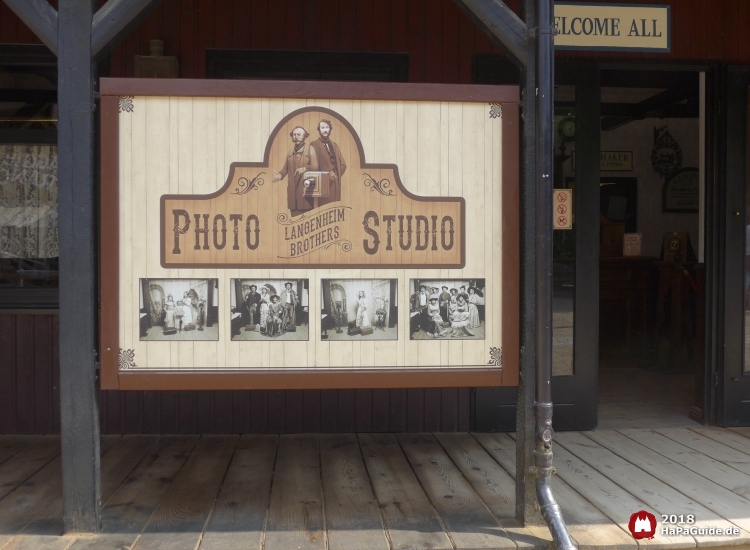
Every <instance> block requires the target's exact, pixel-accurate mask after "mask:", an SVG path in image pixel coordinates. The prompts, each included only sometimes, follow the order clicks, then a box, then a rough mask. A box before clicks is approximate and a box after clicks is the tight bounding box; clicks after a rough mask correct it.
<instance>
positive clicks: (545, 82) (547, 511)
mask: <svg viewBox="0 0 750 550" xmlns="http://www.w3.org/2000/svg"><path fill="white" fill-rule="evenodd" d="M552 7H553V4H552V0H537V8H536V17H537V26H536V29H535V32H534V34H535V36H536V90H537V94H536V95H537V110H536V113H537V116H536V181H537V185H536V199H537V200H536V223H537V226H536V288H537V295H536V336H537V340H536V362H537V366H536V401H535V403H534V413H535V417H536V447H535V449H534V473H535V474H536V476H537V479H536V493H537V499H538V501H539V506H540V508H541V512H542V517H543V518H544V521H545V522H546V523H547V525H548V526H549V530H550V533H552V540H553V541H554V544H555V548H558V549H565V550H570V549H574V548H575V544H573V540H572V539H571V538H570V535H569V534H568V530H567V529H566V527H565V522H564V521H563V517H562V512H561V511H560V506H559V505H558V504H557V502H556V501H555V497H554V495H553V494H552V486H551V477H552V474H553V472H554V470H553V468H552V433H553V432H552V193H553V181H554V179H553V167H554V134H553V127H554V82H555V73H554V69H555V57H554V55H555V54H554V33H553V26H552V14H553V11H552V9H553V8H552Z"/></svg>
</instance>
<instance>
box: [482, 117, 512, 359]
mask: <svg viewBox="0 0 750 550" xmlns="http://www.w3.org/2000/svg"><path fill="white" fill-rule="evenodd" d="M486 124H489V125H490V127H491V129H492V132H491V138H490V139H489V141H490V151H489V152H488V153H485V154H487V155H489V157H490V159H491V160H492V165H491V174H490V175H489V178H490V181H489V185H491V186H492V203H491V204H492V208H491V209H490V208H488V209H487V210H486V212H487V213H489V214H491V215H490V217H489V219H488V218H487V217H485V223H486V224H487V227H491V228H492V249H491V250H490V251H489V252H486V254H488V258H489V259H490V260H491V273H492V277H491V278H488V279H487V280H486V281H485V284H486V287H485V296H484V303H485V306H484V307H485V312H484V319H485V325H486V328H485V334H486V336H485V338H486V340H485V344H486V348H487V349H488V348H489V347H491V346H495V347H501V346H502V345H503V315H502V288H503V264H502V259H503V240H502V239H503V231H502V227H503V225H502V221H503V200H502V199H503V185H508V182H503V125H502V120H501V119H500V120H499V119H490V118H489V117H487V121H486Z"/></svg>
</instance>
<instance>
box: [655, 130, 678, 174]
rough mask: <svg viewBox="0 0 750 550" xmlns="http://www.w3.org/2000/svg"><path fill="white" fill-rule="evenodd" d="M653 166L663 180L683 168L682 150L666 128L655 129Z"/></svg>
mask: <svg viewBox="0 0 750 550" xmlns="http://www.w3.org/2000/svg"><path fill="white" fill-rule="evenodd" d="M651 166H652V167H653V169H654V172H656V173H657V174H659V175H660V176H661V177H662V178H668V177H670V176H671V175H672V174H674V173H676V172H677V171H678V170H679V169H680V168H682V149H681V148H680V144H679V143H677V140H676V139H675V138H674V136H673V135H672V134H671V133H670V132H669V130H667V127H666V126H662V127H661V128H654V147H653V149H651Z"/></svg>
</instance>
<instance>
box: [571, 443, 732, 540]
mask: <svg viewBox="0 0 750 550" xmlns="http://www.w3.org/2000/svg"><path fill="white" fill-rule="evenodd" d="M556 440H557V441H558V443H559V444H560V445H561V446H563V447H564V448H565V449H567V450H568V451H570V452H571V453H573V454H575V455H576V456H577V457H578V458H579V459H581V460H583V461H585V462H586V463H587V464H589V465H590V466H592V467H593V468H595V469H596V470H598V471H599V473H601V474H603V475H604V476H606V477H608V478H609V479H610V480H612V481H614V482H615V483H617V484H618V485H619V486H620V487H621V488H622V489H621V490H624V491H628V492H630V493H632V494H634V495H636V496H637V497H638V498H640V499H642V500H643V501H644V502H645V503H646V504H648V505H649V506H650V507H651V508H652V509H653V510H655V511H656V516H657V518H659V517H660V516H661V514H678V513H679V514H692V515H694V516H695V518H696V522H695V526H696V527H698V528H703V527H706V528H709V527H720V528H721V529H722V530H725V529H727V528H730V527H734V525H733V524H732V523H731V522H729V521H728V520H726V519H724V518H722V517H721V516H719V515H718V514H717V513H715V512H713V511H711V510H709V509H708V508H706V507H705V506H703V505H701V504H700V503H698V502H696V501H695V500H693V499H691V498H689V497H687V496H686V495H685V494H684V493H681V492H679V491H678V490H677V489H675V488H673V487H670V486H669V485H668V484H667V483H664V482H663V481H660V480H659V479H658V478H656V477H654V476H652V475H650V474H648V473H646V472H644V471H643V470H642V469H641V468H639V467H638V466H636V465H634V464H632V463H630V462H628V461H627V460H625V459H623V458H621V457H620V456H618V455H616V454H615V453H613V452H612V451H610V450H609V449H607V448H605V447H602V446H601V445H600V444H598V443H596V442H595V441H593V440H591V439H589V438H588V437H586V436H585V435H583V434H581V433H579V432H562V433H560V434H557V435H556ZM635 511H637V510H635ZM631 513H632V512H631ZM628 517H629V516H628ZM691 538H692V537H691ZM693 540H695V542H696V544H697V545H698V546H703V545H711V546H721V545H729V544H735V543H736V542H737V540H736V538H735V537H730V536H725V535H721V536H714V537H712V538H710V539H706V538H699V539H697V540H696V539H693Z"/></svg>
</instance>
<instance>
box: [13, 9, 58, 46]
mask: <svg viewBox="0 0 750 550" xmlns="http://www.w3.org/2000/svg"><path fill="white" fill-rule="evenodd" d="M4 1H5V3H6V4H7V5H8V7H9V8H10V9H11V10H13V13H15V14H16V15H17V16H18V18H19V19H20V20H21V21H23V22H24V23H26V26H27V27H29V28H30V29H31V31H32V32H33V33H34V34H35V35H37V36H38V37H39V39H40V40H41V41H42V42H44V44H45V45H46V46H47V47H48V48H49V49H50V50H51V51H52V53H55V54H56V53H57V12H56V11H55V8H53V7H52V6H50V4H49V2H47V0H4Z"/></svg>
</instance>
